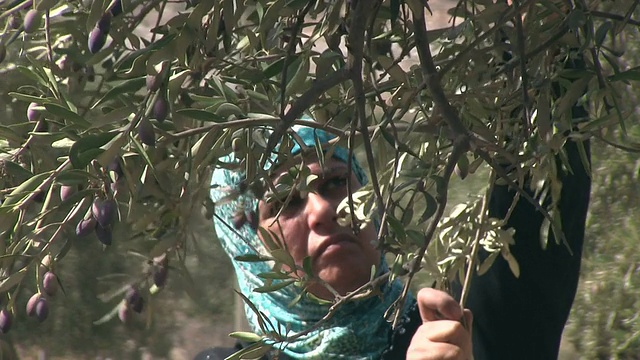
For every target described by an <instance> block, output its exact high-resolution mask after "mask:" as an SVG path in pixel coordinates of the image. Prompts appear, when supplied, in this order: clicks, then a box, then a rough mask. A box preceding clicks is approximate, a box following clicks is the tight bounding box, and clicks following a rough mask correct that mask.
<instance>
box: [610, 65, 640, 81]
mask: <svg viewBox="0 0 640 360" xmlns="http://www.w3.org/2000/svg"><path fill="white" fill-rule="evenodd" d="M609 80H610V81H620V80H622V81H626V80H631V81H640V66H639V67H634V68H632V69H629V70H627V71H623V72H620V73H617V74H614V75H611V76H610V77H609Z"/></svg>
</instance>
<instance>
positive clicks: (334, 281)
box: [309, 264, 370, 300]
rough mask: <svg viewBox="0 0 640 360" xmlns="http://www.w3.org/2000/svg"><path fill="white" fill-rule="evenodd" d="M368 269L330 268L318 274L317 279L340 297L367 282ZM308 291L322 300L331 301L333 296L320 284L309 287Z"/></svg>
mask: <svg viewBox="0 0 640 360" xmlns="http://www.w3.org/2000/svg"><path fill="white" fill-rule="evenodd" d="M369 271H370V270H369V269H364V268H363V269H358V268H357V267H356V266H353V264H352V265H351V266H331V267H328V268H324V269H322V270H320V271H319V272H318V277H319V278H320V279H322V280H323V281H324V282H325V283H326V284H328V285H329V286H331V287H332V288H333V290H335V291H336V292H337V293H338V294H339V295H340V296H345V295H347V294H348V293H350V292H352V291H355V290H357V289H358V288H360V287H361V286H362V285H364V284H366V283H367V282H368V281H369ZM309 291H310V292H311V293H312V294H314V295H315V296H317V297H319V298H321V299H324V300H333V299H334V298H335V296H334V295H333V293H332V292H331V291H330V290H328V289H327V288H326V286H324V285H323V284H322V283H315V284H313V285H311V286H309Z"/></svg>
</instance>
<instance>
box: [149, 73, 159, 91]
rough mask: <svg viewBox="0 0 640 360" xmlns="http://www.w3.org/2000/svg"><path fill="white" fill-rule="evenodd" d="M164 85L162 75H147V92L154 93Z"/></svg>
mask: <svg viewBox="0 0 640 360" xmlns="http://www.w3.org/2000/svg"><path fill="white" fill-rule="evenodd" d="M161 85H162V81H161V80H160V74H156V75H151V74H149V75H147V90H149V91H151V92H153V91H157V90H158V89H160V86H161Z"/></svg>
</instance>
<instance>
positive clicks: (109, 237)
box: [96, 224, 113, 246]
mask: <svg viewBox="0 0 640 360" xmlns="http://www.w3.org/2000/svg"><path fill="white" fill-rule="evenodd" d="M96 236H97V237H98V240H100V242H101V243H103V244H104V245H106V246H109V245H111V242H112V241H113V232H112V231H111V226H108V227H103V226H102V225H100V224H96Z"/></svg>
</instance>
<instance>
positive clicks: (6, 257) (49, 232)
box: [0, 0, 640, 350]
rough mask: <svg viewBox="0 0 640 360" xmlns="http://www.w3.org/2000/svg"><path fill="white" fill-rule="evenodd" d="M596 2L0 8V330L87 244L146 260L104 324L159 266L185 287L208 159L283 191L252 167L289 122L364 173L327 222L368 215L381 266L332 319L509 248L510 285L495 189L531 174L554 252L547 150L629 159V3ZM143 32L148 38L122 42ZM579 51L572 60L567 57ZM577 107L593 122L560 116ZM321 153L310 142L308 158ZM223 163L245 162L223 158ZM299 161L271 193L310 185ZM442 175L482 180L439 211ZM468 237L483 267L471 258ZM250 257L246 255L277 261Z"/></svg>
mask: <svg viewBox="0 0 640 360" xmlns="http://www.w3.org/2000/svg"><path fill="white" fill-rule="evenodd" d="M602 3H604V2H601V1H574V2H567V1H553V0H547V1H530V0H529V1H527V0H519V1H512V2H510V3H506V2H503V1H488V0H487V1H483V0H476V1H472V0H468V1H460V2H459V3H458V4H457V6H455V8H453V9H451V11H450V15H452V20H451V21H450V22H449V25H448V26H447V27H446V28H443V29H435V28H433V26H432V25H431V22H432V20H433V18H432V17H430V15H429V14H430V9H429V6H428V5H429V3H428V2H423V1H420V0H404V1H401V0H389V1H363V0H358V1H356V0H352V1H341V0H336V1H317V0H307V1H299V0H275V1H235V0H234V1H211V0H200V1H198V0H194V1H185V2H173V3H170V2H163V1H153V0H151V1H145V0H143V1H137V0H133V1H127V0H124V1H121V0H104V1H93V2H89V1H54V0H41V1H37V0H33V1H32V0H25V1H19V0H18V1H13V2H9V1H4V2H2V3H1V4H0V6H1V8H0V9H1V10H0V19H1V24H3V26H4V27H3V29H4V30H3V32H2V35H0V36H1V38H0V39H1V40H0V44H1V45H0V58H2V59H3V62H2V63H1V64H0V71H2V72H3V73H5V74H6V73H17V74H19V75H20V76H21V81H20V82H19V83H16V84H13V88H12V89H11V90H10V92H9V93H8V94H6V96H4V95H3V99H2V101H3V105H5V107H4V109H2V110H3V111H4V116H3V118H2V125H1V126H0V134H1V137H0V149H1V151H2V152H1V154H0V156H1V158H2V161H1V163H0V173H1V174H2V176H0V183H1V184H2V185H1V186H0V200H1V202H2V203H1V205H0V238H1V239H2V241H1V242H0V246H1V248H0V251H1V252H2V256H1V257H0V267H1V273H0V277H1V280H0V296H2V298H3V304H5V305H4V308H3V312H2V313H0V325H3V324H4V323H6V322H7V321H8V322H9V323H10V321H9V320H11V319H12V317H13V316H15V314H16V313H18V312H22V311H24V310H23V309H24V305H25V304H23V303H18V302H17V301H16V299H18V296H19V294H20V292H21V291H23V289H25V286H22V284H24V283H25V282H34V281H35V283H36V286H37V289H38V291H37V293H36V295H35V296H36V298H34V300H33V302H32V303H30V304H31V305H32V308H30V315H33V316H36V317H38V318H39V319H43V318H46V314H44V310H42V309H43V308H44V307H46V306H48V303H47V299H48V298H50V297H51V296H52V295H51V294H50V292H51V291H53V290H51V289H54V288H56V285H57V282H58V279H56V278H55V277H52V275H47V274H53V276H55V269H56V266H57V264H59V263H63V262H64V261H65V255H66V254H67V252H68V251H69V249H71V248H72V247H74V246H75V245H76V244H77V243H78V242H80V241H83V242H86V241H93V242H94V245H95V246H96V247H100V246H103V247H105V248H108V251H106V252H107V253H110V254H113V256H130V257H134V258H138V259H140V261H141V262H142V263H143V264H144V265H145V266H144V267H143V271H142V272H141V273H139V274H131V277H130V278H129V279H128V280H127V281H124V282H123V283H121V284H119V285H118V286H115V287H114V288H113V289H112V291H111V292H110V295H111V296H107V297H105V300H106V301H108V302H110V303H111V304H112V305H113V310H112V311H110V312H108V313H107V314H106V315H105V317H104V318H103V319H101V320H100V321H106V320H108V319H110V318H112V317H115V316H116V315H118V316H119V317H120V318H121V319H123V320H126V319H127V318H128V316H130V312H131V311H137V310H141V308H142V307H143V305H142V304H143V303H144V302H143V301H141V300H139V299H141V298H142V299H148V298H150V297H153V296H157V294H158V293H159V290H160V289H162V287H163V285H164V279H165V278H166V274H167V272H168V271H171V272H172V273H176V274H179V275H180V276H181V277H182V278H183V279H185V282H186V283H188V282H189V279H190V277H189V272H188V270H187V268H186V267H185V266H184V259H185V258H186V257H187V255H188V254H189V252H190V251H192V250H193V248H194V246H196V244H195V243H194V240H193V232H192V231H193V230H192V227H193V226H192V225H193V224H192V221H193V219H194V218H195V217H194V214H200V213H202V212H204V213H205V214H206V215H207V216H208V217H212V216H213V210H214V208H215V206H216V204H214V203H213V202H212V201H211V199H210V198H209V196H208V193H209V190H210V188H209V183H210V174H211V169H212V166H214V165H222V166H227V167H231V168H235V169H238V170H241V171H243V172H245V173H246V178H245V181H244V183H243V184H244V185H246V186H241V187H240V188H239V190H240V191H255V192H260V189H262V190H266V191H267V192H269V193H272V194H275V195H281V194H282V193H283V189H282V188H277V189H276V188H274V186H273V184H271V183H270V180H268V179H269V177H268V176H267V175H268V171H266V170H265V169H266V168H268V167H269V164H270V162H271V161H272V160H273V159H274V158H276V157H278V155H276V153H277V152H278V151H280V152H284V151H285V150H286V149H287V148H288V147H289V146H291V145H292V144H293V143H294V142H295V141H297V139H296V137H295V135H294V134H293V133H292V132H291V128H292V126H294V125H305V126H309V127H314V128H321V129H324V130H326V131H328V132H330V133H332V134H334V135H336V136H337V138H336V139H335V141H334V142H332V144H331V145H333V144H339V145H342V146H345V147H348V148H349V149H350V150H351V151H353V152H354V153H357V154H358V156H360V157H362V159H363V160H365V163H366V164H367V170H368V172H369V173H370V174H371V182H370V184H368V185H367V186H365V187H363V188H362V189H360V190H359V191H358V192H356V193H353V194H350V195H349V198H348V201H345V203H344V207H341V208H340V213H341V216H342V219H343V220H344V221H345V224H346V225H350V226H354V227H357V226H359V225H360V224H362V223H363V222H366V221H370V220H371V219H372V218H373V217H376V216H378V215H379V216H380V217H379V220H380V224H381V226H380V228H379V245H380V248H381V249H382V250H383V251H385V252H386V253H387V254H388V257H389V259H391V263H392V266H391V272H390V273H389V274H386V275H385V276H384V277H382V278H374V279H372V281H371V282H370V283H368V284H366V285H365V286H363V287H362V288H361V289H360V290H359V291H356V292H354V293H351V294H349V295H347V296H340V295H337V294H336V299H335V301H334V303H335V306H334V307H333V308H332V309H334V308H335V307H337V306H339V305H340V304H341V303H344V302H346V301H349V300H351V299H353V298H354V297H359V296H367V294H368V293H370V292H371V290H372V289H373V288H374V286H375V284H377V283H379V282H381V281H386V278H387V277H389V276H391V277H402V278H403V279H405V280H406V284H407V288H408V286H409V284H410V283H411V279H412V278H413V277H414V275H415V274H416V273H417V272H418V271H419V270H421V271H424V272H426V273H429V274H430V275H432V276H433V277H434V278H435V279H437V285H438V286H443V287H444V286H445V285H446V283H447V281H448V280H450V279H453V278H455V277H460V278H461V279H462V280H463V281H464V282H465V283H468V282H469V281H472V279H471V275H473V274H481V273H482V272H484V271H486V270H487V269H488V267H489V266H491V263H492V261H493V260H495V258H496V257H498V256H503V257H505V259H506V260H507V261H508V262H509V264H510V265H511V269H512V271H513V272H514V274H515V275H516V276H518V273H519V270H518V262H517V259H515V258H513V256H511V254H510V252H509V246H510V245H511V244H512V243H513V239H512V232H511V231H510V230H509V229H502V227H501V225H502V224H503V221H504V219H491V218H488V214H487V199H488V196H489V195H490V193H491V189H492V186H491V184H494V183H496V182H502V183H508V184H510V185H511V186H513V187H514V188H516V189H520V190H522V188H523V186H524V181H525V179H526V178H530V179H532V181H531V183H533V184H536V185H537V186H538V188H537V189H536V192H537V195H539V196H538V197H537V198H536V199H533V198H531V197H530V196H529V195H528V194H527V193H525V192H522V191H521V195H520V197H521V198H523V199H524V200H526V201H531V202H532V203H534V204H536V206H537V207H538V208H539V209H540V210H541V211H543V213H544V214H545V217H546V219H547V220H546V222H545V224H546V225H545V226H546V228H547V231H543V233H547V232H548V231H553V232H555V233H556V234H557V235H558V236H557V237H556V238H558V239H559V241H562V239H563V237H562V235H561V234H562V229H560V228H559V225H558V224H559V219H558V218H557V214H558V212H557V211H554V206H555V205H554V204H555V203H556V201H557V197H558V195H559V190H560V184H559V182H558V181H557V179H556V174H557V173H558V171H559V170H558V168H557V166H558V165H557V163H556V156H557V155H560V156H559V158H560V159H561V160H562V159H563V156H562V146H563V144H564V143H565V142H566V141H567V139H569V138H572V139H575V140H578V141H580V140H584V139H589V138H592V137H596V138H600V139H603V140H605V141H606V142H608V143H611V144H612V145H614V146H624V147H625V148H626V149H627V150H629V151H636V150H638V149H640V146H638V144H637V143H634V142H633V140H632V139H630V137H629V136H627V134H626V128H627V125H625V124H626V123H627V122H629V121H631V119H633V113H634V110H635V108H634V106H633V104H629V103H621V102H620V101H619V98H620V97H619V94H620V92H623V91H625V89H627V87H629V86H630V85H631V84H632V82H633V81H637V80H638V79H640V71H638V69H637V68H634V67H631V66H629V64H628V63H626V62H624V61H622V60H621V59H622V58H623V56H624V54H625V46H624V43H621V42H620V41H619V39H620V38H621V37H622V36H624V34H625V31H626V29H627V28H628V27H629V26H631V25H634V26H635V25H637V24H638V23H637V22H636V21H635V20H634V15H636V14H637V11H636V2H635V1H618V2H616V6H615V9H614V10H611V11H608V10H603V9H601V6H602ZM169 6H171V7H174V8H175V7H177V9H178V11H177V12H171V13H169V12H168V10H167V9H168V7H169ZM156 13H159V14H160V16H157V15H156ZM453 16H455V19H454V18H453ZM156 19H157V20H156ZM143 22H146V23H151V29H150V30H149V31H134V30H136V29H138V30H139V29H140V28H141V26H142V24H143ZM576 61H577V62H584V68H580V67H578V68H571V67H568V66H567V65H566V64H567V63H569V62H576ZM576 103H577V104H579V105H582V106H585V107H587V108H588V109H589V116H588V118H585V119H572V117H571V109H572V107H573V106H574V104H576ZM310 118H313V119H314V121H311V120H309V119H310ZM319 146H320V145H317V146H316V149H314V148H311V149H307V150H308V151H310V152H313V153H319V157H320V158H322V157H323V155H322V151H319V150H320V149H318V147H319ZM580 148H581V149H582V150H584V148H583V147H581V146H580ZM276 149H277V150H276ZM329 151H330V150H329ZM232 153H233V154H234V155H235V156H236V158H238V159H240V160H239V161H238V162H236V163H229V162H226V160H225V158H224V156H226V155H229V154H232ZM582 154H583V155H584V156H583V162H584V165H585V166H587V165H588V164H587V159H586V155H585V153H584V151H582ZM505 164H508V165H509V166H508V167H509V168H510V172H509V173H507V172H506V170H505V168H506V167H505V166H504V165H505ZM481 166H484V167H488V168H489V169H490V171H488V172H477V173H476V170H477V169H478V168H480V167H481ZM298 170H299V171H294V172H291V179H290V182H289V183H288V185H289V186H288V187H285V189H284V190H285V191H284V192H286V191H289V190H296V191H304V190H305V186H307V185H308V183H309V182H310V181H312V180H313V179H312V177H309V176H307V175H308V174H307V173H306V172H305V171H304V169H303V168H298ZM452 176H457V177H461V178H465V177H467V176H485V177H486V179H484V180H483V181H484V182H485V183H486V184H487V185H488V186H487V190H486V192H485V193H484V194H482V195H480V196H477V197H473V198H470V199H469V201H468V202H466V203H463V204H458V205H457V206H455V207H453V210H452V211H451V213H450V214H447V215H446V216H445V207H446V205H447V189H448V187H449V181H450V179H451V177H452ZM235 195H237V194H234V193H233V192H231V191H230V193H229V196H230V197H233V196H235ZM273 198H274V200H273V201H285V202H286V201H287V200H286V198H287V196H286V194H285V196H284V197H281V196H274V197H273ZM545 199H547V200H548V201H545ZM540 204H544V207H543V205H540ZM239 215H242V214H239ZM238 218H239V219H242V218H243V216H239V217H238ZM240 224H241V223H240ZM238 225H239V224H230V226H238ZM266 237H268V236H266ZM94 240H95V241H94ZM277 243H278V241H277V239H274V243H273V244H272V245H274V246H273V247H272V250H277V249H276V248H277ZM480 247H484V248H485V249H486V250H488V251H490V252H492V253H493V254H494V255H493V256H490V257H489V258H488V260H486V261H485V262H482V263H479V262H478V261H477V256H476V255H477V252H478V249H479V248H480ZM254 255H255V254H253V255H252V254H247V256H245V257H244V258H245V260H247V261H264V260H265V259H267V260H268V259H276V260H278V261H279V262H284V263H288V262H289V263H290V262H291V259H290V257H289V256H288V255H287V254H286V252H282V251H277V252H274V253H273V254H272V256H266V257H265V256H261V257H260V256H254ZM292 265H294V266H293V267H294V268H295V266H296V265H295V264H292ZM299 270H300V271H297V272H296V271H289V272H286V271H282V270H278V271H274V272H273V273H269V274H265V277H266V278H268V284H269V285H268V286H266V287H265V288H263V289H260V290H261V291H271V290H273V289H277V288H278V287H281V286H301V287H302V288H304V286H305V284H306V283H307V282H308V281H312V280H313V274H312V272H311V271H310V269H309V268H308V267H306V266H305V267H304V269H299ZM301 274H303V275H301ZM96 275H99V274H96ZM101 275H104V274H101ZM45 278H48V279H52V278H53V279H54V280H47V281H44V282H43V280H45ZM187 289H188V287H187ZM187 293H190V292H189V291H187ZM29 295H31V294H29ZM462 302H464V296H463V299H462ZM400 303H401V302H400ZM43 304H44V305H43ZM38 309H40V310H38ZM393 310H394V309H391V311H390V314H391V315H392V316H393ZM43 314H44V315H43ZM330 315H331V314H328V315H327V316H330ZM3 319H5V320H3ZM6 319H9V320H6ZM43 320H44V319H43ZM320 325H321V324H318V326H320ZM3 329H4V328H3ZM275 329H277V327H275ZM275 329H271V328H267V329H265V333H266V334H268V335H269V336H270V337H272V338H273V339H275V340H276V341H284V340H294V339H295V336H299V334H298V335H294V336H293V337H291V336H290V337H287V336H285V335H284V334H279V333H277V331H273V330H275ZM253 350H255V349H253Z"/></svg>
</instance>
